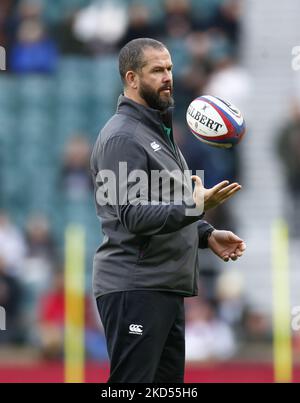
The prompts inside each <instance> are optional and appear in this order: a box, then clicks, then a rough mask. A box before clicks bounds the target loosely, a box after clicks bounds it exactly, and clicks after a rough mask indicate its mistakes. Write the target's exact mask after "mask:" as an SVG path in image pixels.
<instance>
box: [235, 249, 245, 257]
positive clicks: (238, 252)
mask: <svg viewBox="0 0 300 403" xmlns="http://www.w3.org/2000/svg"><path fill="white" fill-rule="evenodd" d="M235 254H236V255H237V257H242V256H243V254H244V253H243V252H241V251H240V250H239V249H237V250H236V251H235Z"/></svg>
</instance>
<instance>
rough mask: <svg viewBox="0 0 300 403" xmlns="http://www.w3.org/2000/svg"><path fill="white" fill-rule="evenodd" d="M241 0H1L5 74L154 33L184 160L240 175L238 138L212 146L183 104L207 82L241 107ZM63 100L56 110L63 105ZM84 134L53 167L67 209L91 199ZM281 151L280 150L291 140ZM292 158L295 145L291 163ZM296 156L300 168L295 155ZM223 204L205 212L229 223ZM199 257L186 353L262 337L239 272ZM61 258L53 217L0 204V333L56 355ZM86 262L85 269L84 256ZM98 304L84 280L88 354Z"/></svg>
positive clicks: (43, 71)
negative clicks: (165, 65)
mask: <svg viewBox="0 0 300 403" xmlns="http://www.w3.org/2000/svg"><path fill="white" fill-rule="evenodd" d="M242 6H243V2H242V0H196V1H194V0H156V1H154V0H149V1H146V0H144V1H138V0H135V1H130V0H127V1H117V0H115V1H100V0H99V1H96V0H95V1H93V0H76V1H75V0H60V1H52V0H1V3H0V45H1V46H4V47H5V49H6V50H7V72H6V73H5V74H6V75H7V76H8V77H12V79H13V78H14V77H20V76H23V75H37V74H38V75H43V76H47V77H49V76H55V75H56V74H57V71H58V70H59V66H60V63H61V61H62V60H66V59H67V58H70V57H71V58H72V57H81V58H85V59H87V60H102V59H104V58H105V57H107V56H108V55H109V56H112V57H115V63H117V55H118V51H119V50H120V48H121V47H122V46H123V45H124V44H125V43H126V42H128V41H129V40H131V39H134V38H137V37H152V38H155V39H158V40H161V41H162V42H164V43H165V44H166V45H167V47H168V48H169V50H170V52H171V55H172V58H173V62H174V80H175V102H176V116H175V121H174V136H175V138H176V141H177V143H178V144H179V146H180V148H181V150H182V152H183V154H184V155H185V157H186V159H187V161H188V164H189V167H190V169H191V170H193V172H195V171H196V170H203V171H204V182H205V186H206V187H211V186H213V185H215V184H216V183H217V182H219V181H221V180H223V179H228V180H230V181H236V180H240V179H241V175H242V172H241V166H240V161H239V158H238V155H237V154H236V151H235V149H232V150H222V149H217V148H213V147H209V146H207V145H205V144H203V143H200V142H199V141H198V140H197V139H195V138H194V137H193V136H192V135H189V134H187V128H186V125H185V111H186V107H187V105H188V104H189V102H191V101H192V100H193V99H194V98H196V97H197V96H199V95H200V94H205V93H209V94H211V95H218V96H220V97H223V98H224V99H227V100H230V101H231V102H233V103H234V104H236V105H238V106H239V108H240V109H241V110H243V105H245V104H246V102H247V97H248V96H249V91H250V87H251V82H250V78H249V76H248V74H247V71H245V69H244V68H243V67H242V66H241V64H240V49H241V46H240V42H241V38H242V32H241V16H242V13H243V10H242ZM1 74H2V73H1ZM3 74H4V73H3ZM102 79H103V80H106V77H102ZM77 84H78V83H76V82H75V83H74V86H75V87H76V85H77ZM120 88H121V87H120ZM100 91H101V89H100ZM116 101H117V98H115V102H116ZM104 107H105V105H104ZM60 108H61V113H62V114H64V105H61V106H60ZM110 113H111V114H112V113H113V110H111V111H110ZM297 122H298V125H299V121H298V120H297ZM285 130H286V131H289V132H291V131H293V130H294V131H295V130H297V129H295V126H293V127H292V128H290V127H287V128H286V129H285ZM298 131H299V128H298ZM97 134H98V133H93V134H92V138H95V137H96V136H97ZM90 139H91V136H89V135H88V133H83V132H80V130H79V131H78V132H77V133H74V132H72V133H68V141H67V142H66V143H65V144H64V145H63V149H61V148H59V150H58V151H57V152H58V153H59V155H61V156H62V157H61V159H60V166H59V167H58V169H57V167H56V169H57V172H58V173H57V178H56V179H57V180H56V182H55V183H56V185H55V186H56V187H55V190H56V192H57V194H59V195H60V196H61V198H62V200H63V201H64V202H63V206H64V208H65V209H66V210H68V206H70V205H72V203H73V204H74V203H77V202H78V201H82V200H85V199H89V200H92V199H93V189H92V183H91V177H90V172H89V155H90V150H91V146H92V142H91V141H90ZM298 142H299V141H298ZM293 144H294V143H293ZM281 151H282V156H283V159H285V161H286V160H287V158H286V156H287V155H289V150H283V149H282V148H281ZM299 160H300V159H298V160H297V157H295V159H294V166H296V165H297V161H298V162H299ZM289 163H290V164H291V163H292V161H291V160H289ZM294 166H293V167H292V170H294ZM297 167H298V170H299V163H298V165H297ZM292 176H293V175H291V180H290V185H291V187H293V178H292ZM293 191H294V193H295V194H296V195H297V198H298V199H299V189H294V187H293ZM0 200H1V198H0ZM223 206H224V207H223ZM223 206H222V208H218V209H217V210H216V211H212V213H210V214H208V215H207V216H206V219H207V220H208V221H210V222H211V223H212V224H213V225H215V226H216V227H218V228H220V229H222V228H226V229H231V230H236V229H237V227H238V223H237V222H236V220H235V216H234V214H233V212H232V211H231V210H230V206H229V207H228V206H227V205H226V204H225V205H223ZM1 207H2V206H1V204H0V208H1ZM94 220H95V221H96V215H95V216H94ZM61 225H64V223H61ZM100 233H101V231H100V225H99V239H96V243H99V242H100V241H101V236H100ZM89 253H90V254H91V255H92V253H94V250H92V251H89ZM200 264H201V272H200V281H201V283H200V294H199V296H198V297H196V298H192V299H187V300H186V310H187V324H186V340H187V359H188V360H223V359H228V358H230V357H232V356H234V355H235V354H236V353H237V352H238V350H239V346H240V343H242V342H243V341H247V340H250V341H251V340H263V341H269V340H270V337H271V336H270V328H271V325H270V323H269V320H268V319H266V318H265V317H264V315H263V313H261V312H259V311H258V310H256V309H255V308H253V307H250V306H248V303H247V301H246V300H245V297H244V293H243V283H242V278H241V277H240V276H239V275H238V274H237V273H236V272H235V271H233V270H230V269H227V270H226V272H225V271H223V266H222V263H218V261H217V259H216V258H215V257H213V256H212V254H210V253H206V252H205V251H201V257H200ZM63 265H64V256H63V247H62V245H61V239H56V237H55V231H53V229H52V222H51V218H50V217H48V216H47V215H46V214H41V213H40V212H39V211H34V210H33V211H31V212H30V214H28V216H27V217H26V219H25V223H24V225H23V226H22V227H20V226H19V225H17V224H16V223H15V222H14V217H13V216H11V212H10V210H9V208H6V210H2V211H1V212H0V305H1V306H3V307H4V308H5V309H6V312H7V330H6V331H2V332H0V345H1V343H2V344H7V343H8V344H21V345H31V346H34V347H36V348H38V350H39V351H40V352H41V355H42V356H43V357H45V358H49V359H50V358H60V357H61V356H62V354H63V327H64V276H63ZM86 270H87V271H88V272H90V271H91V267H87V269H86ZM95 312H96V311H95V308H94V302H93V300H92V296H91V292H90V291H89V292H87V295H86V350H87V353H88V354H89V356H90V357H92V358H95V359H100V360H104V359H106V358H107V357H106V348H105V342H104V337H103V333H102V328H101V324H100V323H99V321H98V319H97V317H96V316H97V315H96V314H95Z"/></svg>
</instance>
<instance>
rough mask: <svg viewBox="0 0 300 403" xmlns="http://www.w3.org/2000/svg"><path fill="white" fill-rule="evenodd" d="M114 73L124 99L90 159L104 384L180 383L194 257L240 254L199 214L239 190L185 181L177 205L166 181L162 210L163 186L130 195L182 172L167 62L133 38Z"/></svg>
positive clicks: (153, 44) (230, 238) (157, 49)
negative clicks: (106, 365) (99, 232)
mask: <svg viewBox="0 0 300 403" xmlns="http://www.w3.org/2000/svg"><path fill="white" fill-rule="evenodd" d="M119 69H120V75H121V78H122V80H123V83H124V95H121V96H120V98H119V103H118V110H117V113H116V114H115V115H114V116H113V117H112V118H111V119H110V120H109V121H108V123H107V124H106V125H105V127H104V128H103V129H102V131H101V135H100V136H99V138H98V140H97V142H96V144H95V147H94V150H93V153H92V157H91V169H92V173H93V179H94V184H95V196H96V208H97V214H98V216H99V217H100V218H101V220H102V229H103V233H104V240H103V243H102V245H101V246H100V247H99V249H98V250H97V252H96V255H95V258H94V280H93V287H94V293H95V297H96V299H97V306H98V310H99V314H100V317H101V320H102V323H103V326H104V330H105V335H106V340H107V347H108V353H109V358H110V363H111V368H110V377H109V382H134V383H138V382H183V378H184V360H185V340H184V297H191V296H194V295H197V274H198V268H197V255H198V248H205V247H209V248H210V249H212V251H213V252H214V253H216V254H217V255H218V256H220V257H221V258H222V259H224V260H226V261H227V260H229V259H230V258H231V259H233V260H236V259H237V258H238V257H240V256H241V255H242V254H243V252H244V250H245V244H244V242H243V241H242V240H241V239H240V238H238V237H237V236H236V235H234V234H233V233H231V232H227V231H217V230H215V229H214V228H213V227H212V226H211V225H209V224H208V223H206V222H205V221H202V220H201V218H202V216H203V207H204V211H206V210H208V209H210V208H213V207H216V206H217V205H218V204H220V203H222V202H224V201H225V200H226V199H228V198H229V197H231V196H232V195H234V194H235V193H236V192H237V191H238V190H239V189H240V188H241V186H240V185H239V184H237V183H234V184H228V182H227V181H224V182H222V183H220V184H218V185H216V186H215V187H213V188H212V189H208V190H206V189H204V188H203V185H202V182H201V179H200V178H199V177H198V176H193V177H192V179H193V180H194V181H195V189H194V192H193V193H192V192H191V187H190V188H189V189H190V193H191V197H190V198H189V197H186V198H183V199H182V200H181V202H182V203H178V199H177V196H176V195H175V188H176V186H177V188H178V183H177V182H178V178H176V177H175V175H174V177H172V179H173V181H174V183H173V186H171V188H170V189H171V194H170V196H171V197H170V200H169V202H166V201H165V195H161V193H164V189H163V185H164V184H165V182H164V181H163V183H162V184H161V185H160V186H159V194H157V192H155V191H154V192H152V190H153V188H154V186H152V182H151V185H150V189H149V188H148V187H149V186H148V187H147V186H144V185H141V186H140V187H137V183H136V182H137V181H134V180H132V177H131V180H130V173H131V172H134V170H138V172H139V175H140V179H141V181H142V179H143V181H144V182H145V176H146V179H148V178H149V182H150V176H151V175H152V174H153V173H154V172H156V171H164V172H167V173H169V176H171V173H172V172H173V171H176V170H177V171H179V172H181V173H182V174H183V173H184V171H187V170H188V167H187V164H186V162H185V160H184V158H183V156H182V154H181V153H180V150H179V149H178V147H177V145H176V143H175V142H174V139H173V135H172V108H171V107H172V106H173V102H174V101H173V98H172V93H173V81H172V61H171V57H170V54H169V52H168V50H167V49H166V47H165V46H164V45H163V44H162V43H160V42H157V41H155V40H152V39H145V38H141V39H135V40H133V41H131V42H129V43H128V44H126V45H125V46H124V47H123V48H122V50H121V51H120V55H119ZM104 79H105V78H104ZM120 163H122V164H123V165H120ZM120 167H121V168H120ZM124 171H127V172H128V175H127V172H124ZM110 173H113V175H111V176H110ZM143 173H144V176H143ZM112 177H113V178H114V179H115V180H112ZM169 179H170V178H169ZM189 180H190V179H189ZM190 182H191V180H190ZM111 183H113V184H114V185H116V184H119V185H120V188H119V190H115V189H112V187H115V188H116V189H117V186H118V185H116V186H112V185H111ZM148 185H149V183H148ZM180 185H181V184H180ZM183 187H184V189H185V190H187V189H188V186H187V184H186V183H183ZM137 189H138V190H137ZM136 190H137V191H136ZM109 194H110V195H109ZM124 194H125V196H124ZM129 195H131V196H130V197H129ZM129 199H131V200H129ZM107 200H109V203H105V201H107ZM189 201H192V203H190V202H189Z"/></svg>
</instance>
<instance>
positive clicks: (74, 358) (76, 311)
mask: <svg viewBox="0 0 300 403" xmlns="http://www.w3.org/2000/svg"><path fill="white" fill-rule="evenodd" d="M84 272H85V233H84V229H83V228H82V227H81V226H79V225H69V226H68V227H67V229H66V232H65V335H64V337H65V340H64V341H65V348H64V369H65V382H77V383H82V382H84V367H85V348H84V305H85V276H84Z"/></svg>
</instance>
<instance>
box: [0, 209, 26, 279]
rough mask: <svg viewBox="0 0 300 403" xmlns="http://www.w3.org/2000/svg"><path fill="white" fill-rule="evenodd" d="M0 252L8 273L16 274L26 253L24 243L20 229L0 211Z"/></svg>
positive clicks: (20, 268)
mask: <svg viewBox="0 0 300 403" xmlns="http://www.w3.org/2000/svg"><path fill="white" fill-rule="evenodd" d="M0 254H1V255H2V257H3V259H4V260H5V262H6V265H7V268H8V270H9V273H8V274H9V275H13V276H15V275H18V274H19V273H20V272H21V271H22V265H23V262H24V257H25V254H26V245H25V242H24V238H23V236H22V233H21V231H20V230H19V229H18V228H17V227H16V226H15V225H14V224H13V223H12V222H11V220H10V218H9V217H8V215H7V214H6V213H5V212H4V211H0Z"/></svg>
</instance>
